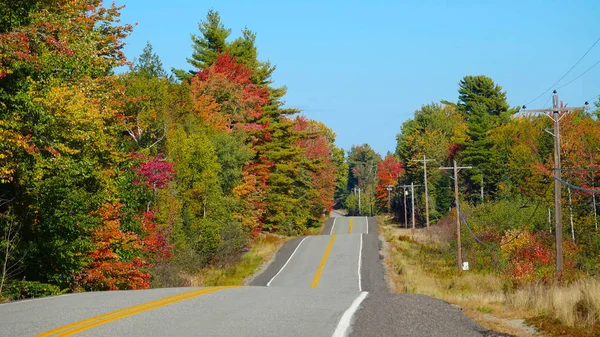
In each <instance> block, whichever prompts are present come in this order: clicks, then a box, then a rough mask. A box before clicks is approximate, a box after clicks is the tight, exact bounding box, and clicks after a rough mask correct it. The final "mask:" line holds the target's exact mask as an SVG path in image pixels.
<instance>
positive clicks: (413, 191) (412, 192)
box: [410, 182, 415, 231]
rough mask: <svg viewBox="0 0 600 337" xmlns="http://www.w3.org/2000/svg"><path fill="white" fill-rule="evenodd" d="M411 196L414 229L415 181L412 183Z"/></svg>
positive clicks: (413, 226) (413, 227)
mask: <svg viewBox="0 0 600 337" xmlns="http://www.w3.org/2000/svg"><path fill="white" fill-rule="evenodd" d="M410 198H411V200H412V202H411V208H412V229H413V231H414V230H415V184H414V183H413V182H411V183H410Z"/></svg>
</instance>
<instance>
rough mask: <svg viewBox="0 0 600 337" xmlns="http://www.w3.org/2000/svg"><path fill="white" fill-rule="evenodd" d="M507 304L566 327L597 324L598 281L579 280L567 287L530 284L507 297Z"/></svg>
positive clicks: (599, 311) (599, 319) (599, 306)
mask: <svg viewBox="0 0 600 337" xmlns="http://www.w3.org/2000/svg"><path fill="white" fill-rule="evenodd" d="M508 303H509V304H510V306H512V307H515V308H526V309H527V310H532V311H534V312H535V313H536V314H537V315H539V316H547V317H552V318H555V319H557V320H559V321H560V322H561V323H563V324H565V325H567V326H569V327H576V326H584V327H592V326H594V325H596V324H599V323H600V281H598V280H595V279H591V278H588V279H582V280H579V281H576V282H573V283H572V284H569V285H566V286H551V287H547V286H544V285H532V286H529V287H527V288H523V289H519V290H517V291H516V292H514V293H513V294H510V295H508Z"/></svg>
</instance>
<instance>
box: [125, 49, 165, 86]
mask: <svg viewBox="0 0 600 337" xmlns="http://www.w3.org/2000/svg"><path fill="white" fill-rule="evenodd" d="M132 70H133V71H134V72H136V73H138V74H140V75H143V76H145V77H157V78H166V77H167V72H166V71H165V69H164V68H163V65H162V62H161V61H160V57H159V56H158V54H156V53H155V52H154V51H153V50H152V45H151V44H150V42H146V46H145V47H144V50H143V51H142V54H141V55H140V56H139V58H138V59H137V60H136V62H135V63H134V65H133V67H132Z"/></svg>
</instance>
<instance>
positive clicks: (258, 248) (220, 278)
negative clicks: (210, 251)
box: [185, 234, 291, 287]
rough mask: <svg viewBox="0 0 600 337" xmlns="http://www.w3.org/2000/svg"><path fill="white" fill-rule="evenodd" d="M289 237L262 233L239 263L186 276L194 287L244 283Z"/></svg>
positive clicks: (206, 269) (205, 269)
mask: <svg viewBox="0 0 600 337" xmlns="http://www.w3.org/2000/svg"><path fill="white" fill-rule="evenodd" d="M289 239H291V237H287V236H281V235H275V234H261V235H260V236H259V237H258V238H257V239H256V240H255V241H254V243H253V244H252V249H251V250H250V251H249V252H248V253H246V254H244V255H242V257H241V258H240V260H239V261H238V262H237V263H235V264H232V265H230V266H227V267H225V268H216V267H209V268H204V269H202V270H201V271H200V272H199V273H198V274H196V275H193V276H189V275H188V276H185V278H186V279H187V280H188V282H189V285H190V286H192V287H202V286H241V285H244V283H245V280H246V279H247V278H248V277H250V276H252V275H253V274H254V273H256V272H257V271H258V270H259V268H260V266H261V265H262V264H263V263H265V262H266V261H269V260H271V258H272V257H273V255H274V254H275V253H276V252H277V251H278V250H279V248H281V246H282V245H283V244H284V243H285V242H286V241H288V240H289Z"/></svg>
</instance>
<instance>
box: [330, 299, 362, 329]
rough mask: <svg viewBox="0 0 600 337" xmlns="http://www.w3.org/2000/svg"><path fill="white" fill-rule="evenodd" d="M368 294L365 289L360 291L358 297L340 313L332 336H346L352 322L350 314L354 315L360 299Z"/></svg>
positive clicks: (360, 301)
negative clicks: (340, 315) (340, 316)
mask: <svg viewBox="0 0 600 337" xmlns="http://www.w3.org/2000/svg"><path fill="white" fill-rule="evenodd" d="M368 294H369V293H368V292H366V291H363V292H361V293H360V295H358V297H357V298H356V299H355V300H354V302H352V304H351V305H350V307H349V308H348V309H346V311H345V312H344V314H343V315H342V318H340V321H339V322H338V325H337V327H336V328H335V331H334V332H333V336H332V337H345V336H346V334H347V333H348V329H349V328H350V323H352V316H354V313H355V312H356V310H358V307H359V306H360V304H361V303H362V301H363V300H364V299H365V298H366V297H367V295H368Z"/></svg>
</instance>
